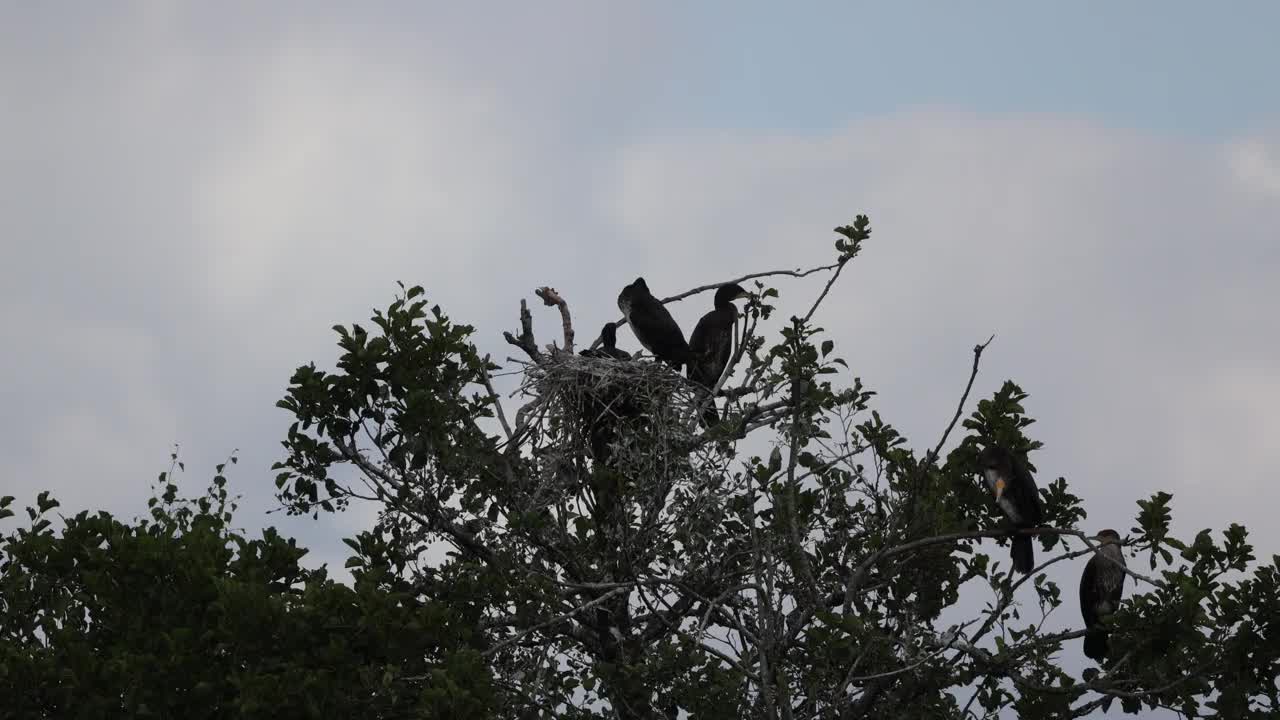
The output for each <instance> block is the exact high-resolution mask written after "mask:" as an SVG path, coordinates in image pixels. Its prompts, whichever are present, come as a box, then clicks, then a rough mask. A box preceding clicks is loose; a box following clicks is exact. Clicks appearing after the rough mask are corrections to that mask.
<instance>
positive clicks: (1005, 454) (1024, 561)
mask: <svg viewBox="0 0 1280 720" xmlns="http://www.w3.org/2000/svg"><path fill="white" fill-rule="evenodd" d="M978 467H979V468H981V470H982V475H983V477H985V478H986V481H987V487H988V488H990V489H991V492H992V494H993V495H995V499H996V504H997V505H999V506H1000V510H1001V511H1003V512H1004V515H1005V517H1007V518H1009V521H1010V522H1012V523H1013V526H1014V527H1015V528H1018V529H1022V528H1033V527H1038V526H1039V525H1040V523H1041V522H1043V521H1044V509H1043V508H1042V507H1041V505H1040V491H1039V490H1038V489H1037V488H1036V481H1035V479H1034V478H1032V477H1031V473H1030V472H1029V471H1028V470H1027V467H1026V465H1024V464H1023V463H1022V461H1021V460H1019V459H1018V458H1017V457H1016V456H1014V454H1013V453H1011V452H1009V451H1008V450H1005V449H1004V448H1002V447H999V446H996V445H992V446H991V447H988V448H986V449H985V450H983V451H982V452H981V453H979V454H978ZM1009 555H1010V557H1011V558H1012V560H1013V569H1014V570H1016V571H1017V572H1020V573H1023V574H1026V573H1029V572H1031V569H1032V568H1033V567H1035V564H1036V551H1035V547H1034V546H1033V545H1032V544H1031V536H1029V535H1014V536H1013V545H1012V547H1011V548H1010V550H1009Z"/></svg>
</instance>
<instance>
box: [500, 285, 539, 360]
mask: <svg viewBox="0 0 1280 720" xmlns="http://www.w3.org/2000/svg"><path fill="white" fill-rule="evenodd" d="M502 337H504V338H506V340H507V342H509V343H511V344H512V345H515V346H516V347H518V348H520V349H521V350H523V351H524V352H525V354H526V355H528V356H529V358H530V359H531V360H533V361H534V362H538V361H539V360H541V359H542V351H541V350H539V349H538V343H537V342H535V341H534V339H533V315H532V314H530V313H529V303H527V302H525V301H524V300H523V299H521V300H520V337H519V338H518V339H517V338H516V337H515V336H514V335H512V334H511V333H509V332H503V333H502Z"/></svg>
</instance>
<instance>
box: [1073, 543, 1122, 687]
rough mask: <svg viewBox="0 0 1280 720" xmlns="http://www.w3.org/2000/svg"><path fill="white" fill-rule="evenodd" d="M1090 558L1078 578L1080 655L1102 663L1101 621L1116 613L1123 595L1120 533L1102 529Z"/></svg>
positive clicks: (1104, 648)
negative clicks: (1081, 623) (1081, 626)
mask: <svg viewBox="0 0 1280 720" xmlns="http://www.w3.org/2000/svg"><path fill="white" fill-rule="evenodd" d="M1093 539H1094V540H1095V541H1096V542H1097V543H1098V548H1097V549H1096V550H1095V551H1094V554H1093V557H1091V558H1089V563H1088V564H1087V565H1085V566H1084V572H1083V573H1082V574H1081V575H1080V614H1081V615H1082V616H1083V617H1084V629H1085V636H1084V654H1085V655H1087V656H1089V658H1090V659H1092V660H1095V661H1097V662H1102V660H1103V659H1104V658H1106V656H1107V635H1108V633H1107V629H1106V627H1105V626H1103V625H1102V623H1101V620H1102V618H1104V617H1106V616H1108V615H1110V614H1111V613H1113V612H1115V611H1116V608H1117V607H1119V606H1120V597H1121V596H1122V595H1123V594H1124V553H1123V552H1121V551H1120V534H1119V533H1117V532H1116V531H1115V530H1103V531H1102V532H1100V533H1098V536H1097V537H1095V538H1093Z"/></svg>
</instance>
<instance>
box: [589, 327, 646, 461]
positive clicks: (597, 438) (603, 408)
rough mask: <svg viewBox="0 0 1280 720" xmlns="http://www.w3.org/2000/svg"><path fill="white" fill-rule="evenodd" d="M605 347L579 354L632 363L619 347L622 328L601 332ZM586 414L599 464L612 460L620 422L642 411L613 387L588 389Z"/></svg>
mask: <svg viewBox="0 0 1280 720" xmlns="http://www.w3.org/2000/svg"><path fill="white" fill-rule="evenodd" d="M600 340H601V346H600V347H599V348H595V349H592V348H587V349H586V350H583V351H582V352H580V353H578V354H579V355H581V356H582V357H587V358H595V359H606V360H630V359H631V353H629V352H627V351H626V350H620V349H618V347H617V340H618V326H617V325H616V324H614V323H611V322H609V323H605V324H604V327H603V328H601V329H600ZM582 409H583V415H584V419H585V420H586V430H587V437H588V438H589V440H590V443H591V457H593V458H595V460H596V461H597V462H600V463H605V462H608V461H609V457H610V455H611V453H610V452H609V445H610V443H612V442H613V441H614V440H615V439H616V438H617V434H618V433H617V430H618V428H617V424H618V420H619V419H627V418H632V417H635V416H636V415H638V414H639V412H640V410H639V408H637V407H636V406H635V403H634V402H633V401H631V399H630V398H628V397H627V396H626V395H625V391H624V390H621V389H620V388H618V387H616V386H613V385H606V386H605V387H603V388H598V389H593V390H588V391H587V392H586V394H585V396H584V398H583V408H582Z"/></svg>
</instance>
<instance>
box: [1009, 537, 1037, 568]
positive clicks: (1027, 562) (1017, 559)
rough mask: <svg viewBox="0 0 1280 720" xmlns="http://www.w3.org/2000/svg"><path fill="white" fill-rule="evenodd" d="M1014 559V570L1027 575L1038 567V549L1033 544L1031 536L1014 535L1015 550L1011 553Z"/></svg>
mask: <svg viewBox="0 0 1280 720" xmlns="http://www.w3.org/2000/svg"><path fill="white" fill-rule="evenodd" d="M1009 555H1010V556H1011V557H1012V558H1013V569H1014V570H1016V571H1018V572H1020V573H1022V574H1023V575H1026V574H1027V573H1029V572H1031V568H1033V567H1035V566H1036V549H1035V546H1033V545H1032V544H1031V537H1030V536H1029V535H1014V536H1013V548H1012V549H1011V550H1010V551H1009Z"/></svg>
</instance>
